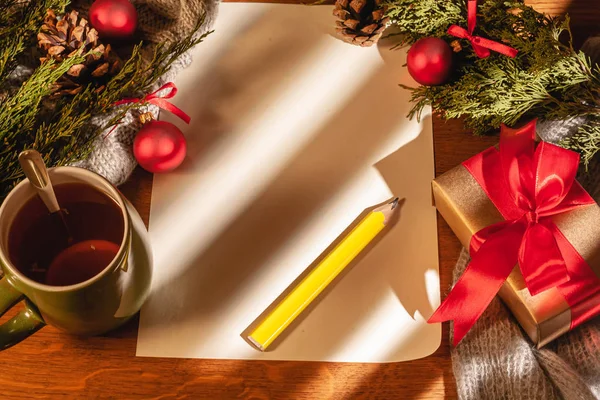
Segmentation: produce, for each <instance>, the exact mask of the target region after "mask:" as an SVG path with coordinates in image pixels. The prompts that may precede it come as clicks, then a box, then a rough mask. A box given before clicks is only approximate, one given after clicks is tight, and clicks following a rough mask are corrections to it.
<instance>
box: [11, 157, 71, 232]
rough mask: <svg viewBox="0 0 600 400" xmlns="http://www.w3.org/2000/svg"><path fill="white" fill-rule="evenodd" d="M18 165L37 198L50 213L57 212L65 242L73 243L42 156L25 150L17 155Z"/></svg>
mask: <svg viewBox="0 0 600 400" xmlns="http://www.w3.org/2000/svg"><path fill="white" fill-rule="evenodd" d="M19 163H20V164H21V169H23V172H24V173H25V176H26V177H27V179H29V183H30V184H31V186H33V188H34V189H35V190H36V191H37V194H38V196H40V198H41V199H42V201H43V202H44V204H45V205H46V207H47V208H48V210H49V211H50V213H55V212H58V214H59V215H60V219H61V221H62V223H63V225H64V227H65V229H66V232H67V242H68V243H69V244H70V243H71V242H72V241H73V237H72V235H71V232H70V230H69V226H68V225H67V221H66V219H65V216H64V213H63V211H62V210H61V208H60V206H59V205H58V200H56V194H55V193H54V188H53V187H52V182H51V181H50V176H49V175H48V170H47V169H46V164H45V163H44V160H43V159H42V156H41V154H40V153H39V152H37V151H36V150H25V151H23V152H21V154H19Z"/></svg>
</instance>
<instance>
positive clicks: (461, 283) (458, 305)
mask: <svg viewBox="0 0 600 400" xmlns="http://www.w3.org/2000/svg"><path fill="white" fill-rule="evenodd" d="M535 124H536V121H535V120H534V121H532V122H530V123H529V124H527V125H525V126H524V127H523V128H521V129H510V128H507V127H506V126H504V125H503V126H502V129H501V133H500V151H498V150H497V149H496V148H494V147H492V148H490V149H488V150H486V151H484V152H483V153H480V154H478V155H476V156H475V157H473V158H471V159H470V160H467V161H465V162H464V163H463V166H465V167H466V168H467V170H468V171H469V172H470V173H471V175H473V177H474V178H475V180H476V181H477V182H478V183H479V185H480V186H481V187H482V189H483V190H484V191H485V193H486V194H487V196H488V197H489V198H490V200H491V201H492V203H494V205H495V206H496V208H497V209H498V211H500V213H501V214H502V216H503V217H504V219H505V221H502V222H499V223H497V224H493V225H491V226H488V227H486V228H484V229H482V230H480V231H479V232H477V233H476V234H475V235H474V236H473V237H472V239H471V246H470V253H471V257H472V260H471V263H470V264H469V266H468V267H467V269H466V270H465V272H464V274H463V275H462V276H461V277H460V279H459V280H458V282H457V283H456V285H455V286H454V288H453V289H452V291H451V292H450V294H449V295H448V297H447V298H446V299H445V300H444V302H443V303H442V305H441V306H440V307H439V308H438V309H437V310H436V311H435V313H434V314H433V315H432V316H431V318H429V322H430V323H431V322H442V321H449V320H454V345H456V344H458V342H460V340H461V339H462V338H463V337H464V335H465V334H466V333H467V332H468V331H469V329H471V327H472V326H473V325H474V324H475V322H476V321H477V319H478V318H479V317H480V316H481V314H482V313H483V311H484V310H485V309H486V308H487V306H488V304H489V303H490V302H491V301H492V299H493V298H494V296H495V295H496V294H497V293H498V291H499V290H500V287H501V286H502V284H503V283H504V282H505V281H506V279H507V278H508V275H509V274H510V273H511V271H512V270H513V268H514V267H515V265H516V264H517V263H518V264H519V267H520V269H521V273H522V275H523V278H524V280H525V283H526V285H527V288H528V289H529V291H530V293H531V294H532V295H535V294H538V293H540V292H542V291H544V290H547V289H549V288H553V287H556V288H557V289H558V290H559V292H560V293H561V294H562V295H563V296H564V297H565V300H566V301H567V303H568V304H569V306H571V307H572V310H571V313H572V318H571V327H574V326H576V325H578V324H579V323H581V322H583V321H585V320H586V319H587V318H589V316H590V313H598V312H600V302H599V301H597V300H594V302H595V303H594V304H590V301H591V300H590V301H588V303H587V305H585V306H582V304H583V303H585V300H586V299H591V298H592V297H593V298H594V299H595V298H597V296H595V295H596V294H597V293H598V292H599V289H600V280H599V279H598V277H597V276H596V275H595V274H594V272H593V271H592V269H591V268H590V267H589V265H588V264H587V263H586V262H585V260H584V259H583V258H582V257H581V255H580V254H579V253H578V252H577V250H575V248H573V246H572V245H571V243H569V241H568V240H567V239H566V238H565V237H564V235H563V234H562V233H561V232H560V230H559V229H558V227H557V226H556V225H555V223H554V222H553V220H552V218H551V217H552V216H553V215H557V214H561V213H565V212H568V211H571V210H574V209H576V208H578V207H582V206H585V205H590V204H594V200H593V199H592V198H591V197H590V195H589V194H588V193H587V192H586V191H585V190H584V189H583V188H582V187H581V186H580V185H579V183H577V181H576V180H575V174H576V172H577V168H578V166H579V155H578V154H577V153H575V152H573V151H570V150H566V149H563V148H560V147H558V146H555V145H553V144H550V143H546V142H541V143H540V144H539V145H538V146H537V148H535ZM594 296H595V297H594Z"/></svg>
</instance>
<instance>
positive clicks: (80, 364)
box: [0, 0, 600, 400]
mask: <svg viewBox="0 0 600 400" xmlns="http://www.w3.org/2000/svg"><path fill="white" fill-rule="evenodd" d="M287 2H296V1H294V0H290V1H287ZM529 3H530V4H531V5H533V6H534V7H535V8H536V9H538V10H540V11H544V12H548V13H551V14H561V13H564V12H565V11H568V12H569V13H570V14H571V16H572V20H573V21H574V25H575V27H576V32H578V33H580V35H582V34H590V33H594V32H596V31H597V30H598V28H597V27H598V22H599V21H600V10H599V7H598V3H597V0H575V1H573V2H572V3H571V2H570V1H569V0H531V1H529ZM332 23H333V21H332ZM433 124H434V125H433V126H434V143H435V165H436V174H441V173H443V172H445V171H447V170H448V169H450V168H452V167H454V166H455V165H457V164H459V163H460V162H462V161H463V160H465V159H466V158H468V157H470V156H472V155H473V154H475V153H477V152H479V151H481V150H483V149H485V148H487V147H489V146H490V145H492V144H494V143H495V142H496V140H497V139H496V138H494V137H473V136H471V135H470V134H469V133H468V132H465V131H464V129H463V127H462V124H461V122H460V121H450V122H443V121H442V120H440V119H438V118H434V119H433ZM151 187H152V176H151V175H150V174H148V173H146V172H144V171H142V170H139V169H138V170H136V172H135V173H134V175H133V177H132V178H131V180H130V181H129V182H128V183H127V184H126V185H124V187H123V188H122V190H123V192H124V193H125V195H126V196H127V197H128V198H129V199H131V200H132V202H133V203H134V205H135V206H136V207H137V209H138V210H139V211H140V214H141V215H142V217H143V218H144V219H145V221H146V223H147V221H148V214H149V206H150V193H151ZM438 233H439V255H440V282H441V287H442V293H443V295H444V294H445V293H446V291H447V289H448V288H449V286H450V282H451V275H452V269H453V266H454V263H455V262H456V259H457V256H458V254H459V251H460V247H461V246H460V244H459V242H458V240H457V239H456V238H455V236H454V235H453V234H452V232H451V231H450V229H449V228H448V226H447V225H446V223H445V222H444V221H443V220H442V219H441V218H438ZM13 311H14V310H13ZM13 314H14V312H9V313H7V315H5V316H4V317H3V318H2V320H1V321H0V322H3V321H5V320H6V319H7V317H9V316H11V315H13ZM137 327H138V320H137V318H136V319H134V320H132V321H130V322H129V323H128V324H126V325H125V326H124V327H122V328H121V329H119V330H118V331H116V332H113V333H111V334H109V335H107V336H104V337H95V338H87V339H82V338H76V337H72V336H69V335H66V334H63V333H61V332H59V331H57V330H56V329H54V328H52V327H45V328H43V329H42V330H41V331H39V332H38V333H37V334H35V335H34V336H33V337H31V338H29V339H27V340H25V341H24V342H22V343H20V344H19V345H17V346H15V347H13V348H10V349H8V350H6V351H4V352H3V353H2V354H1V355H0V371H1V372H0V398H2V399H8V398H51V399H56V398H82V399H91V398H107V399H137V398H139V399H184V398H189V399H210V400H218V399H237V398H243V399H265V400H266V399H269V400H271V399H318V400H324V399H386V400H388V399H440V398H449V399H453V398H456V397H457V393H456V385H455V381H454V376H453V374H452V365H451V360H450V346H449V343H448V325H447V324H444V326H443V338H442V344H441V346H440V348H439V349H438V350H437V351H436V352H435V353H434V354H433V355H431V356H429V357H427V358H424V359H420V360H415V361H410V362H404V363H392V364H341V363H322V362H273V361H264V362H262V361H219V360H193V359H168V358H138V357H135V348H136V339H137Z"/></svg>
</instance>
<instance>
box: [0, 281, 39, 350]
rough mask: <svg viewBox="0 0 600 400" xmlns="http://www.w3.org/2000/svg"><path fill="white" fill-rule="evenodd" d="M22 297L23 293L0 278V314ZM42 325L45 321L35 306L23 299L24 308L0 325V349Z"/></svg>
mask: <svg viewBox="0 0 600 400" xmlns="http://www.w3.org/2000/svg"><path fill="white" fill-rule="evenodd" d="M24 298H25V296H24V295H23V293H21V292H19V291H17V290H16V289H15V288H13V287H12V286H11V285H10V283H8V281H7V280H6V277H3V278H2V279H0V316H2V315H3V314H4V313H5V312H6V311H7V310H9V309H10V308H11V307H12V306H14V305H15V304H17V303H18V302H19V301H21V300H23V299H24ZM44 325H46V323H45V322H44V320H43V318H42V316H41V315H40V313H39V312H38V311H37V309H36V308H35V306H34V305H33V304H32V303H31V302H30V301H29V300H28V299H25V308H24V309H23V310H21V311H20V312H19V313H18V314H17V315H15V316H14V317H12V318H11V319H10V320H9V321H7V322H5V323H4V324H2V325H0V350H4V349H7V348H9V347H11V346H13V345H15V344H17V343H19V342H20V341H21V340H23V339H25V338H27V337H28V336H31V335H33V334H34V333H35V332H36V331H37V330H38V329H40V328H41V327H43V326H44Z"/></svg>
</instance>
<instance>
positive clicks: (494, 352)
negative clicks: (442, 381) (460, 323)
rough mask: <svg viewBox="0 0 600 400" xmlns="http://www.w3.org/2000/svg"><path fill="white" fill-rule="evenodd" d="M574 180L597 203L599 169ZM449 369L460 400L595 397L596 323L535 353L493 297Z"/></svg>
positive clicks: (548, 131) (554, 136) (556, 127)
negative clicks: (451, 368) (452, 371)
mask: <svg viewBox="0 0 600 400" xmlns="http://www.w3.org/2000/svg"><path fill="white" fill-rule="evenodd" d="M584 51H586V53H587V54H588V55H590V56H591V57H592V59H595V60H596V62H598V61H599V60H600V38H592V39H589V40H588V41H587V42H586V43H585V45H584ZM583 122H584V120H583V119H582V118H575V119H573V120H571V121H563V122H546V123H540V124H538V134H539V135H540V136H541V137H542V139H543V140H546V141H549V142H557V141H559V140H560V139H561V138H563V137H565V136H567V135H570V134H572V133H573V132H574V130H575V129H576V127H577V126H578V125H579V124H581V123H583ZM578 180H579V182H580V183H581V184H582V185H583V187H584V188H585V189H586V190H587V191H588V192H589V193H590V194H591V195H592V197H594V199H595V200H596V201H597V202H598V201H599V200H600V165H598V163H597V164H596V165H594V166H592V167H591V168H590V171H589V172H588V173H581V174H580V176H579V177H578ZM590 223H598V221H590ZM468 262H469V254H468V252H467V251H466V250H465V249H463V251H462V253H461V255H460V258H459V260H458V262H457V264H456V268H455V270H454V282H456V280H457V279H458V277H460V275H461V274H462V273H463V271H464V270H465V267H466V265H467V264H468ZM450 336H452V327H451V335H450ZM450 341H451V342H452V338H450ZM452 367H453V369H454V375H455V377H456V384H457V388H458V395H459V397H460V398H461V399H477V400H479V399H490V400H492V399H506V400H516V399H524V400H530V399H544V400H546V399H561V398H562V399H566V400H571V399H578V400H587V399H596V398H600V318H595V319H592V320H591V321H588V322H587V323H585V324H583V325H582V326H579V327H578V328H576V329H575V330H573V331H571V332H569V333H567V334H565V335H563V336H562V337H560V338H558V339H556V340H555V341H554V342H552V343H550V344H548V345H546V346H545V347H543V348H542V349H540V350H537V349H536V348H535V347H534V346H533V345H532V344H531V342H530V341H529V339H528V338H527V336H526V335H525V333H524V332H523V331H522V330H521V329H520V328H519V325H518V323H517V321H516V320H515V319H514V318H513V316H512V315H511V313H510V311H509V310H508V309H507V308H506V306H505V305H504V304H503V303H502V302H501V301H500V300H499V299H498V298H497V297H496V298H495V299H494V300H493V301H492V303H491V304H490V306H489V307H488V309H487V310H486V311H485V312H484V313H483V315H482V316H481V318H480V319H479V321H477V323H476V324H475V326H474V327H473V328H472V329H471V331H470V332H469V333H468V334H467V336H465V338H464V339H463V340H462V341H461V343H460V344H459V345H458V346H457V347H456V348H454V349H453V350H452Z"/></svg>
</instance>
